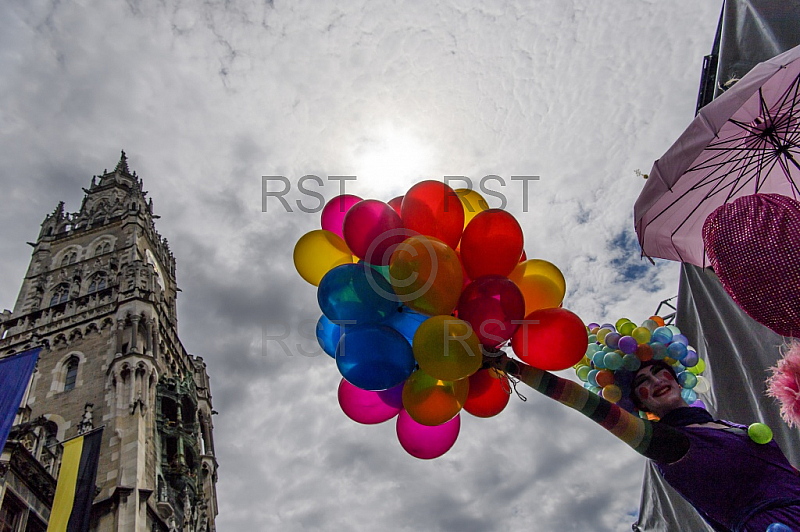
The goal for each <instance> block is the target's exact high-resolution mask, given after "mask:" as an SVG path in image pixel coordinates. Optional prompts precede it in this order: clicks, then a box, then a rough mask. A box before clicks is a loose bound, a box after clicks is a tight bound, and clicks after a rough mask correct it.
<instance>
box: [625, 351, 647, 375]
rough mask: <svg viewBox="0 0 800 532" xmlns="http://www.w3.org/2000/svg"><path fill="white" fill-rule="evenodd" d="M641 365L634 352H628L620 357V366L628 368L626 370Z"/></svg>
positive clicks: (634, 369)
mask: <svg viewBox="0 0 800 532" xmlns="http://www.w3.org/2000/svg"><path fill="white" fill-rule="evenodd" d="M641 365H642V361H641V360H639V357H637V356H636V355H634V354H630V353H629V354H627V355H625V356H624V357H622V367H623V368H625V369H626V370H628V372H631V371H636V370H637V369H639V368H640V367H641Z"/></svg>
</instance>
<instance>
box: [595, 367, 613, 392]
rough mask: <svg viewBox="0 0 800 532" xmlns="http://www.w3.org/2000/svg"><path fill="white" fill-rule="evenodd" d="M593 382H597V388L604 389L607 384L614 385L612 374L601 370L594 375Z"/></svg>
mask: <svg viewBox="0 0 800 532" xmlns="http://www.w3.org/2000/svg"><path fill="white" fill-rule="evenodd" d="M595 380H597V385H598V386H599V387H601V388H605V387H606V386H608V385H609V384H614V374H613V373H612V372H611V371H609V370H607V369H601V370H600V371H598V372H597V375H595Z"/></svg>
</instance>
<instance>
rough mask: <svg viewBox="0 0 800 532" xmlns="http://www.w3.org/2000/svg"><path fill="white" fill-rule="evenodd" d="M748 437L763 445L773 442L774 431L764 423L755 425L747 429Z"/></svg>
mask: <svg viewBox="0 0 800 532" xmlns="http://www.w3.org/2000/svg"><path fill="white" fill-rule="evenodd" d="M747 435H748V436H750V439H751V440H753V441H754V442H756V443H760V444H761V445H764V444H767V443H769V442H771V441H772V429H771V428H769V427H768V426H767V425H765V424H763V423H753V424H752V425H750V426H749V427H747Z"/></svg>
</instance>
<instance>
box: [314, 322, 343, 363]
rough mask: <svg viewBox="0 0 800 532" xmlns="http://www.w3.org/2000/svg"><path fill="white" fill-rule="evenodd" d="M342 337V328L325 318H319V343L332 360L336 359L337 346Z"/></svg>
mask: <svg viewBox="0 0 800 532" xmlns="http://www.w3.org/2000/svg"><path fill="white" fill-rule="evenodd" d="M341 337H342V328H341V327H339V326H338V325H336V324H335V323H333V322H332V321H331V320H329V319H328V318H326V317H325V314H323V315H322V316H320V317H319V321H317V342H318V343H319V346H320V347H321V348H322V350H323V351H325V353H327V354H328V355H330V357H331V358H336V345H337V344H338V343H339V338H341Z"/></svg>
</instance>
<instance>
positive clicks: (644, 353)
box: [636, 344, 653, 362]
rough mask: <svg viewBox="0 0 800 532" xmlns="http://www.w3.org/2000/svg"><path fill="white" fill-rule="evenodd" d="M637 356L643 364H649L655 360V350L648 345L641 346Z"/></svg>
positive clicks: (637, 350)
mask: <svg viewBox="0 0 800 532" xmlns="http://www.w3.org/2000/svg"><path fill="white" fill-rule="evenodd" d="M636 356H637V357H638V358H639V360H641V361H642V362H647V361H648V360H650V359H651V358H653V348H652V347H650V346H649V345H647V344H639V347H637V348H636Z"/></svg>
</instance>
